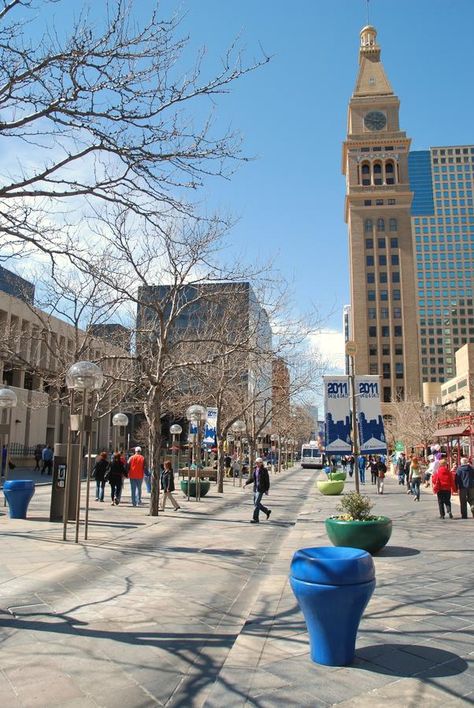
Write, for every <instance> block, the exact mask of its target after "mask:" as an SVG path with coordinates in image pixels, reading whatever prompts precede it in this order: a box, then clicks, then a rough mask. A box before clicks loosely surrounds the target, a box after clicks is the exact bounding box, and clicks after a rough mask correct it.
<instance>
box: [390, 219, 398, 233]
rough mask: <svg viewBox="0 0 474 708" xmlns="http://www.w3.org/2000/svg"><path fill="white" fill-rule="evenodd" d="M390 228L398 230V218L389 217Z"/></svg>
mask: <svg viewBox="0 0 474 708" xmlns="http://www.w3.org/2000/svg"><path fill="white" fill-rule="evenodd" d="M388 228H389V230H390V231H397V230H398V226H397V220H396V219H389V222H388Z"/></svg>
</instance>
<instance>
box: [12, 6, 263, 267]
mask: <svg viewBox="0 0 474 708" xmlns="http://www.w3.org/2000/svg"><path fill="white" fill-rule="evenodd" d="M59 3H63V4H64V5H67V4H68V3H67V1H66V0H1V1H0V115H1V120H0V145H1V151H2V154H7V153H9V154H15V155H17V161H16V162H15V161H13V160H10V162H9V164H8V169H4V172H3V178H2V184H1V186H0V234H1V236H2V239H1V242H2V256H3V257H8V256H9V255H10V254H12V253H18V251H19V249H20V248H25V247H30V248H33V249H34V250H38V249H39V250H40V251H43V252H45V253H46V254H48V255H49V256H55V255H56V254H58V253H66V254H67V255H68V256H69V257H71V258H73V259H75V260H81V259H87V253H88V249H89V248H90V245H91V243H90V241H89V242H87V238H85V241H86V242H85V243H83V244H82V245H81V247H80V244H79V236H81V237H84V233H83V225H82V224H83V219H84V216H85V215H86V216H87V215H88V214H89V213H90V211H91V210H95V211H101V210H102V209H103V208H104V206H105V205H109V204H119V205H121V206H122V207H123V208H124V209H127V210H129V211H130V212H132V213H135V214H140V215H141V216H142V217H144V218H146V219H147V220H148V221H149V222H151V223H153V225H154V226H155V227H156V228H158V229H160V228H162V225H163V220H164V219H166V220H168V219H170V218H171V216H172V214H173V213H178V214H180V215H182V214H183V213H187V214H193V213H194V206H193V203H192V200H191V199H189V198H187V197H186V196H185V195H186V192H188V194H194V193H195V190H196V188H198V187H199V186H200V185H201V184H202V183H203V182H204V180H205V179H206V177H208V176H209V175H228V174H229V172H230V171H231V168H230V165H231V163H232V161H233V160H236V159H239V158H242V154H241V152H240V140H239V137H238V136H237V135H235V134H233V133H225V134H223V135H218V134H216V133H215V132H214V129H213V125H212V121H211V119H210V118H209V117H208V116H207V115H206V111H205V110H204V111H203V105H202V101H203V99H206V98H207V99H209V100H210V101H211V100H212V99H214V98H215V97H216V96H217V95H218V94H222V93H225V92H227V91H228V90H229V88H230V86H231V84H233V83H234V82H235V81H236V80H237V79H239V78H240V77H241V76H243V75H245V74H246V73H247V72H249V71H252V70H253V69H254V68H256V67H257V66H259V65H261V64H264V63H266V62H267V61H268V57H266V56H262V57H261V58H260V59H258V60H257V61H251V62H250V63H249V64H245V63H244V61H243V60H242V57H241V54H240V51H239V49H238V47H236V46H232V47H231V48H230V50H229V51H228V53H227V54H226V56H225V57H224V58H223V59H222V62H221V64H220V69H219V70H218V71H217V73H215V74H214V75H211V76H209V75H208V76H206V75H204V70H203V67H202V62H201V60H202V57H203V54H202V53H201V54H200V55H199V56H198V57H197V59H196V61H195V64H194V66H191V68H189V67H188V66H186V65H185V63H184V59H183V56H182V55H183V50H184V49H185V48H186V45H187V38H186V37H182V36H180V34H179V33H180V18H179V17H177V16H175V17H172V18H171V19H163V18H162V17H161V16H160V13H159V7H158V4H156V6H155V7H153V3H149V4H150V6H151V7H150V17H149V20H148V21H147V22H144V23H143V22H142V23H141V22H140V20H139V18H138V13H135V12H134V8H135V3H134V2H133V0H130V1H126V0H109V2H108V3H106V5H105V7H104V8H103V12H101V13H99V14H98V16H92V15H89V13H88V12H87V11H86V10H85V9H83V11H82V13H81V14H80V16H79V18H78V19H77V20H76V21H75V22H74V24H73V26H72V27H71V29H70V31H69V32H67V31H65V30H64V28H63V27H61V29H60V30H59V29H58V28H56V27H55V25H54V14H53V13H54V12H55V11H56V5H57V4H59ZM38 17H40V18H41V21H38ZM34 24H35V25H36V27H35V29H37V28H38V26H40V27H41V26H43V25H44V27H45V29H44V33H43V36H42V37H41V38H40V39H39V40H38V39H37V38H36V37H35V34H34V33H33V31H32V26H33V25H34ZM210 105H211V110H212V103H210ZM198 106H199V114H198V115H200V116H203V117H202V118H201V119H199V118H198V117H197V114H196V113H195V112H194V108H198ZM204 108H205V107H204ZM191 110H193V113H194V115H191V113H190V111H191ZM86 236H87V235H86Z"/></svg>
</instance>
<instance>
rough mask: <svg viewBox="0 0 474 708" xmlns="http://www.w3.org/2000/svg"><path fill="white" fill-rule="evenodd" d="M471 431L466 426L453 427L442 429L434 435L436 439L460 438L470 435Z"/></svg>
mask: <svg viewBox="0 0 474 708" xmlns="http://www.w3.org/2000/svg"><path fill="white" fill-rule="evenodd" d="M470 434H471V430H470V428H469V427H466V426H465V425H458V426H454V425H453V426H452V427H451V428H440V429H439V430H437V431H436V433H433V437H434V438H448V437H449V438H459V437H462V436H463V435H470Z"/></svg>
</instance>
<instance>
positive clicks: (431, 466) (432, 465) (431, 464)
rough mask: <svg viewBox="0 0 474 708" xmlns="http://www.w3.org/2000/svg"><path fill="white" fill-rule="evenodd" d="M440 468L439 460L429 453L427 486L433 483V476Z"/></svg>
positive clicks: (426, 475) (426, 474)
mask: <svg viewBox="0 0 474 708" xmlns="http://www.w3.org/2000/svg"><path fill="white" fill-rule="evenodd" d="M437 469H438V462H437V460H435V456H434V455H428V467H427V468H426V470H425V487H429V486H430V484H431V478H432V476H433V475H434V473H435V472H436V470H437Z"/></svg>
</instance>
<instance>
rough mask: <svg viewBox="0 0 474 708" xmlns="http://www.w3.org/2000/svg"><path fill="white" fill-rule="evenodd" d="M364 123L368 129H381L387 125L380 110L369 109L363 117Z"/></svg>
mask: <svg viewBox="0 0 474 708" xmlns="http://www.w3.org/2000/svg"><path fill="white" fill-rule="evenodd" d="M364 125H365V127H366V128H367V129H368V130H383V128H385V126H386V125H387V118H386V117H385V114H384V113H381V112H380V111H370V113H366V115H365V117H364Z"/></svg>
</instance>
